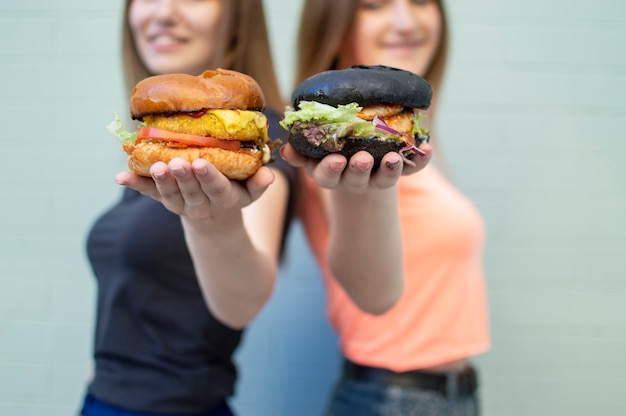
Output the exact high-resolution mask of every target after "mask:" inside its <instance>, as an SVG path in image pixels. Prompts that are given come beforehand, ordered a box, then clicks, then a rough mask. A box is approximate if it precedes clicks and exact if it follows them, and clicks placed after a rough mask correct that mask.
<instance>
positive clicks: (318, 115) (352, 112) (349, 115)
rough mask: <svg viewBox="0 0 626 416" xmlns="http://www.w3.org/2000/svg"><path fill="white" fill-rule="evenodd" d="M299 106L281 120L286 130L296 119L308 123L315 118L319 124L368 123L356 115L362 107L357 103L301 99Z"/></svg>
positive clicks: (286, 113) (288, 111) (286, 112)
mask: <svg viewBox="0 0 626 416" xmlns="http://www.w3.org/2000/svg"><path fill="white" fill-rule="evenodd" d="M298 108H299V109H298V110H293V109H292V110H287V111H285V118H284V119H283V120H282V121H281V122H280V125H281V126H283V128H285V129H286V130H289V127H290V126H291V125H292V124H293V123H295V122H296V121H301V122H303V123H307V122H310V121H313V120H315V121H316V122H317V124H330V123H359V122H362V123H367V122H366V121H365V120H363V119H360V118H358V117H357V116H356V115H357V113H358V112H359V111H361V109H362V107H359V105H358V104H357V103H350V104H346V105H339V106H337V107H333V106H332V105H328V104H322V103H318V102H316V101H300V103H299V104H298Z"/></svg>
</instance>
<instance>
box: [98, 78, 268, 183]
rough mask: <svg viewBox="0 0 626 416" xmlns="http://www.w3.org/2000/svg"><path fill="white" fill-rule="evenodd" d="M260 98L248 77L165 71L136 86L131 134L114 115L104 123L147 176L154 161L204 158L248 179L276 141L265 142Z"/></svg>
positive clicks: (228, 173)
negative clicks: (134, 123) (136, 123)
mask: <svg viewBox="0 0 626 416" xmlns="http://www.w3.org/2000/svg"><path fill="white" fill-rule="evenodd" d="M264 107H265V97H264V95H263V91H262V90H261V87H260V86H259V85H258V84H257V82H256V81H255V80H254V79H252V78H251V77H249V76H248V75H245V74H242V73H240V72H236V71H230V70H225V69H217V70H207V71H205V72H204V73H202V74H201V75H199V76H193V75H186V74H167V75H156V76H152V77H148V78H146V79H144V80H142V81H140V82H139V83H137V85H136V86H135V88H134V89H133V91H132V94H131V97H130V114H131V117H132V118H133V119H134V120H138V121H139V122H140V124H139V128H138V130H137V131H136V133H130V132H126V131H124V130H123V128H122V126H121V122H120V120H119V117H116V122H115V123H112V125H111V126H109V129H110V130H111V131H113V133H114V134H116V135H117V136H118V137H120V138H122V140H123V148H124V151H125V152H126V153H128V167H129V168H130V170H131V171H133V172H135V173H136V174H138V175H141V176H150V167H151V166H152V165H153V164H154V163H155V162H158V161H162V162H165V163H169V162H170V161H171V160H172V159H174V158H176V157H182V158H183V159H186V160H187V161H189V162H190V163H191V162H193V161H194V160H196V159H206V160H208V161H209V162H211V163H212V164H213V165H214V166H215V167H216V168H217V169H218V170H219V171H220V172H222V173H223V174H224V175H225V176H227V177H228V178H230V179H237V180H241V179H247V178H248V177H250V176H251V175H253V174H254V173H255V172H256V171H257V170H258V169H259V168H260V167H261V165H263V164H265V163H267V162H269V161H270V159H271V152H272V150H273V148H275V146H277V145H278V144H279V143H276V142H274V141H270V140H269V137H268V133H267V119H266V118H265V115H263V113H262V112H261V111H262V110H263V109H264Z"/></svg>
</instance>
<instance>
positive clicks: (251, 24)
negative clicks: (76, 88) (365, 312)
mask: <svg viewBox="0 0 626 416" xmlns="http://www.w3.org/2000/svg"><path fill="white" fill-rule="evenodd" d="M123 48H124V49H123V52H124V55H123V64H124V70H125V72H124V75H125V81H126V85H127V87H128V98H129V101H130V103H131V105H130V113H131V116H132V117H134V118H135V119H137V120H143V121H144V122H145V124H146V125H147V126H146V127H141V128H139V130H138V131H137V132H133V133H130V132H126V133H125V134H122V135H124V136H127V137H129V136H135V137H134V138H133V140H132V143H126V144H125V145H124V147H125V148H126V149H127V150H128V151H129V153H131V155H130V158H129V164H130V166H131V170H132V171H133V172H120V173H119V174H118V175H117V176H116V178H115V179H116V181H117V183H118V184H120V185H124V186H125V187H126V188H125V189H124V192H123V195H122V197H121V198H120V200H119V201H117V203H116V204H114V206H112V207H111V208H110V209H108V210H107V211H105V212H104V213H103V214H102V215H101V216H100V217H99V218H98V219H97V220H96V221H95V223H94V225H93V227H92V228H91V230H90V232H89V236H88V240H87V253H88V256H89V260H90V263H91V266H92V269H93V272H94V275H95V277H96V279H97V282H98V292H97V314H96V325H95V329H96V331H95V338H94V343H93V345H94V353H93V354H94V363H95V368H94V375H93V379H92V380H90V382H89V385H88V388H87V394H86V395H85V400H84V405H83V408H82V415H83V416H103V415H108V416H110V415H112V414H115V415H118V416H137V415H141V416H152V415H159V416H173V415H181V414H193V415H198V416H229V415H232V411H231V409H230V406H229V403H228V400H229V397H230V396H231V395H232V394H233V392H234V385H235V381H236V376H237V370H236V367H235V364H234V363H233V359H232V356H233V353H234V351H235V350H236V348H237V347H238V345H239V343H240V341H241V337H242V332H243V328H244V327H245V326H246V325H247V324H248V322H250V321H251V320H252V319H253V318H254V317H255V316H256V315H257V314H258V312H259V311H260V309H261V308H262V307H263V306H264V305H265V303H266V302H267V300H268V298H269V297H270V294H271V293H272V290H273V287H274V282H275V279H276V274H277V270H278V262H279V260H280V256H281V252H282V245H283V241H284V238H285V237H286V235H287V231H288V226H289V224H290V220H291V215H292V212H293V200H294V199H293V192H294V189H295V171H294V169H293V168H291V167H290V166H288V165H287V164H286V163H285V162H283V161H282V160H281V159H280V158H277V157H275V159H276V163H274V164H272V166H271V167H268V166H262V162H263V161H267V159H268V157H269V151H270V149H269V144H268V142H269V140H268V137H269V136H268V128H269V135H270V136H271V137H274V138H276V137H278V138H280V137H281V135H282V136H283V137H284V134H283V130H282V129H281V128H280V126H278V120H279V118H280V117H279V114H278V113H277V111H279V110H282V105H281V102H280V98H279V92H278V87H277V82H276V78H275V75H274V72H273V64H272V59H271V54H270V48H269V42H268V39H267V33H266V26H265V22H264V13H263V3H262V1H261V0H238V1H230V0H154V1H152V0H128V1H127V2H126V7H125V14H124V33H123ZM220 68H221V69H220ZM235 74H236V75H235ZM181 79H183V80H186V82H187V84H186V85H187V86H188V87H189V83H191V84H192V85H191V88H187V89H185V88H183V86H182V85H181V82H180V81H181ZM218 79H219V80H221V82H217V80H218ZM163 81H170V84H168V85H169V86H172V85H176V88H174V89H173V88H169V87H168V86H167V85H166V84H167V82H163ZM164 85H165V86H166V87H167V88H165V90H167V94H165V95H167V97H166V98H165V99H164V96H163V86H164ZM135 86H137V88H136V89H134V87H135ZM144 87H146V88H145V89H144ZM216 91H218V92H219V93H216ZM233 91H237V92H236V93H233ZM179 92H180V93H181V94H180V95H179V96H176V93H179ZM144 93H145V94H144ZM172 93H173V97H172V96H171V94H172ZM190 97H193V98H194V99H190ZM225 97H228V98H229V99H225ZM218 126H219V128H217V127H218ZM114 130H116V132H118V133H119V132H120V130H121V128H119V126H118V127H115V128H114ZM121 133H124V132H121ZM187 133H190V134H187ZM230 139H232V140H230ZM215 146H218V147H219V148H217V147H215ZM231 146H232V147H231ZM224 147H228V149H224ZM227 168H228V169H227ZM270 184H272V187H271V189H270V188H269V185H270Z"/></svg>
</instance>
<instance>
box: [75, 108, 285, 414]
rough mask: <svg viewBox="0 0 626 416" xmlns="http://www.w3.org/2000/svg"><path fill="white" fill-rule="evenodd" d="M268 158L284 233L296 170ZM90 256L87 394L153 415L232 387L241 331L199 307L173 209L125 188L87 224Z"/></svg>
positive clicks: (274, 132)
mask: <svg viewBox="0 0 626 416" xmlns="http://www.w3.org/2000/svg"><path fill="white" fill-rule="evenodd" d="M266 116H267V118H268V121H269V123H270V127H269V131H270V137H272V138H281V139H282V140H283V143H285V142H286V132H285V131H284V130H283V129H282V128H281V127H280V126H279V125H278V120H279V117H278V115H277V114H275V113H273V112H269V111H268V112H266ZM274 160H275V162H274V164H273V165H270V166H272V167H275V168H278V169H280V170H281V171H282V172H284V173H285V175H286V176H287V178H288V179H289V183H290V197H289V201H290V203H289V207H288V215H287V216H286V218H285V231H284V233H285V235H286V233H287V230H288V225H289V222H290V220H291V217H292V213H293V205H294V199H295V196H294V194H295V192H294V189H295V184H296V173H295V170H294V169H293V168H292V167H290V166H289V165H287V164H286V163H285V162H284V161H283V160H282V159H281V158H280V155H278V154H275V155H274ZM283 242H284V238H283ZM87 254H88V257H89V260H90V262H91V266H92V268H93V272H94V274H95V276H96V278H97V283H98V298H97V316H96V326H95V339H94V359H95V375H94V379H93V380H92V382H91V383H90V385H89V387H88V389H89V393H90V394H92V395H93V396H94V397H96V398H97V399H100V400H102V401H105V402H108V403H110V404H113V405H115V406H118V407H122V408H125V409H129V410H135V411H143V412H158V413H199V412H203V411H208V410H210V409H211V408H212V407H214V406H215V405H216V404H217V403H219V402H220V401H221V400H223V399H224V398H226V397H228V396H230V395H232V394H233V390H234V382H235V378H236V369H235V366H234V364H233V361H232V356H233V353H234V351H235V349H236V348H237V346H238V344H239V342H240V340H241V336H242V331H239V330H234V329H231V328H229V327H227V326H225V325H223V324H222V323H220V322H219V321H217V320H216V319H215V318H214V317H213V316H212V315H211V313H210V312H209V310H208V308H207V307H206V304H205V301H204V298H203V297H202V293H201V291H200V287H199V284H198V281H197V279H196V275H195V272H194V268H193V264H192V261H191V257H190V254H189V252H188V250H187V246H186V244H185V238H184V235H183V229H182V225H181V221H180V217H179V216H177V215H175V214H173V213H171V212H170V211H168V210H167V209H166V208H165V207H163V205H162V204H161V203H159V202H156V201H154V200H153V199H151V198H149V197H146V196H143V195H141V194H139V193H137V192H135V191H133V190H130V189H126V190H125V191H124V193H123V196H122V199H121V200H120V201H119V202H118V203H117V204H116V205H114V206H113V207H112V208H111V209H110V210H108V211H107V212H106V213H105V214H104V215H103V216H102V217H100V218H99V219H98V220H97V222H96V223H95V224H94V226H93V228H92V229H91V232H90V233H89V236H88V239H87Z"/></svg>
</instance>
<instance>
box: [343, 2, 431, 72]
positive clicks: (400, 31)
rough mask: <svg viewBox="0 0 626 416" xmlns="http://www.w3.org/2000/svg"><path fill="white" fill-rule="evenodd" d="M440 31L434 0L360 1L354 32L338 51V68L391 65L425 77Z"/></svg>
mask: <svg viewBox="0 0 626 416" xmlns="http://www.w3.org/2000/svg"><path fill="white" fill-rule="evenodd" d="M441 31H442V21H441V12H440V9H439V6H438V4H437V2H436V1H434V0H360V1H359V5H358V8H357V11H356V15H355V20H354V26H353V27H352V31H351V33H350V35H349V36H348V38H347V39H346V41H345V42H344V43H343V44H342V46H341V47H340V50H339V66H340V67H341V68H345V67H348V66H351V65H359V64H361V65H388V66H393V67H396V68H401V69H405V70H407V71H411V72H415V73H417V74H420V75H424V73H425V72H426V71H427V70H428V67H429V66H430V64H431V62H432V60H433V58H434V56H435V54H436V52H437V50H438V48H439V45H440V42H441Z"/></svg>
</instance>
